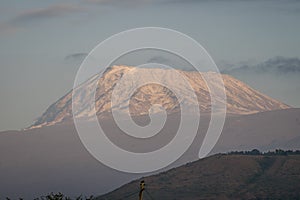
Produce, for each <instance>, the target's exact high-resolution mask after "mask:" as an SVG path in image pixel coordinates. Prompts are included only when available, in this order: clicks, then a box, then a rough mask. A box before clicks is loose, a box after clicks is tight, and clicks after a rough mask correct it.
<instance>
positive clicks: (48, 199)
mask: <svg viewBox="0 0 300 200" xmlns="http://www.w3.org/2000/svg"><path fill="white" fill-rule="evenodd" d="M73 199H74V200H95V198H94V197H93V196H90V197H82V196H79V197H76V198H73ZM6 200H11V199H10V198H8V197H7V198H6ZM19 200H23V198H19ZM34 200H72V198H70V197H67V196H65V195H64V194H62V193H60V192H59V193H57V194H55V193H50V194H48V195H46V196H41V197H39V198H35V199H34Z"/></svg>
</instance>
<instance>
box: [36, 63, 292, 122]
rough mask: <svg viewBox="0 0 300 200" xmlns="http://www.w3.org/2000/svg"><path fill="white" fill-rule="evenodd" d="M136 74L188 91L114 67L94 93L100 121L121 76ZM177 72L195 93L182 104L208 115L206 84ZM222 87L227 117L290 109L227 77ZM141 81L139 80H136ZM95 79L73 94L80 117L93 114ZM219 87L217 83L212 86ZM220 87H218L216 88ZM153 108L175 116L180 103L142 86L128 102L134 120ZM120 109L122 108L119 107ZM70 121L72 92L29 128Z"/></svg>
mask: <svg viewBox="0 0 300 200" xmlns="http://www.w3.org/2000/svg"><path fill="white" fill-rule="evenodd" d="M136 70H143V72H142V73H143V76H145V77H146V76H147V77H149V76H152V77H159V78H162V79H163V80H164V81H165V82H166V83H168V84H171V85H172V86H174V87H176V88H177V89H178V90H179V91H180V92H182V93H183V94H184V93H186V92H187V90H188V89H187V88H185V87H183V86H181V85H178V84H177V85H176V81H174V78H173V77H172V76H171V75H170V74H169V73H168V72H169V71H168V70H167V69H157V68H148V69H141V68H136V67H128V66H113V67H110V68H108V69H107V70H106V72H105V73H104V74H103V76H102V77H101V78H100V79H99V82H98V88H97V90H96V96H95V99H96V100H95V106H96V113H97V115H98V116H99V117H104V116H105V115H106V114H107V113H110V112H111V95H112V92H113V91H114V90H115V87H116V84H117V83H118V81H119V80H120V79H121V78H122V77H123V76H124V74H126V73H129V72H133V71H136ZM178 72H179V73H180V74H182V75H185V76H186V77H187V80H188V81H189V83H190V85H191V86H192V88H193V89H194V91H195V93H196V96H197V98H198V102H199V103H198V102H194V101H193V100H192V99H191V98H189V97H188V96H185V99H184V101H186V102H188V103H190V104H196V105H199V107H200V110H201V112H202V113H203V112H207V113H209V112H210V107H211V102H210V93H209V90H208V87H207V86H206V83H205V81H204V80H203V78H202V76H201V75H199V73H196V72H192V71H181V70H178ZM202 75H205V76H206V77H209V78H210V79H212V80H214V79H215V77H216V76H217V74H215V73H213V72H206V73H202ZM222 77H223V81H224V85H225V88H226V95H227V101H226V105H227V113H232V114H250V113H257V112H262V111H269V110H278V109H285V108H289V106H287V105H285V104H283V103H281V102H279V101H277V100H274V99H272V98H270V97H267V96H265V95H263V94H261V93H260V92H258V91H256V90H254V89H252V88H251V87H249V86H248V85H246V84H244V83H243V82H241V81H239V80H237V79H235V78H233V77H231V76H229V75H222ZM136 78H140V77H136ZM95 81H98V80H97V76H95V77H92V78H91V79H90V80H88V81H87V82H85V83H84V84H83V85H81V86H80V87H81V88H83V90H79V92H77V93H75V95H74V96H75V98H74V99H73V101H74V102H75V103H76V102H82V104H83V105H86V106H85V107H84V108H82V110H81V111H80V113H78V115H79V116H81V117H85V118H89V117H90V116H91V115H92V114H93V110H91V106H90V105H89V104H88V103H86V102H88V100H87V98H88V96H89V94H90V93H91V89H90V88H91V85H92V84H94V83H95ZM215 84H219V83H215ZM125 85H126V87H127V86H128V87H130V85H131V84H130V82H126V83H125ZM217 87H221V85H217ZM114 92H115V93H117V95H119V96H121V95H122V92H123V91H122V90H121V91H114ZM217 101H224V99H218V100H217ZM153 104H160V105H162V107H164V108H165V109H166V111H167V112H168V113H174V112H177V111H179V109H180V107H179V102H178V100H177V98H176V96H175V94H174V93H173V92H171V90H169V89H167V88H166V87H163V86H161V85H157V84H148V85H144V86H142V87H140V88H138V89H137V91H136V92H135V93H134V94H133V96H132V97H131V99H130V112H131V115H133V116H140V115H145V114H147V113H148V110H149V108H150V107H151V105H153ZM118 106H119V107H122V105H118ZM71 119H72V91H70V92H69V93H68V94H66V95H65V96H63V97H62V98H61V99H59V100H58V101H57V102H55V103H54V104H52V105H51V106H50V107H49V108H48V109H47V110H46V111H45V113H44V114H43V115H42V116H41V117H39V118H38V119H37V121H36V122H35V123H34V124H33V126H32V128H34V127H40V126H44V125H53V124H57V123H62V122H66V121H70V120H71Z"/></svg>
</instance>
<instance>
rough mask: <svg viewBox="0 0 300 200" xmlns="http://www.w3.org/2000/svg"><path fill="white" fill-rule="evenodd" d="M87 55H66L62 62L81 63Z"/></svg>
mask: <svg viewBox="0 0 300 200" xmlns="http://www.w3.org/2000/svg"><path fill="white" fill-rule="evenodd" d="M87 55H88V54H87V53H74V54H70V55H67V56H66V57H65V58H64V60H65V61H67V62H82V61H83V60H84V59H85V57H86V56H87Z"/></svg>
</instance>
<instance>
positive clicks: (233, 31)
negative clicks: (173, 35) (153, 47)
mask: <svg viewBox="0 0 300 200" xmlns="http://www.w3.org/2000/svg"><path fill="white" fill-rule="evenodd" d="M0 5H1V6H0V44H1V45H0V67H1V68H0V69H1V73H0V95H1V101H0V110H1V113H0V130H7V129H18V128H24V127H26V126H28V125H30V124H31V123H32V122H33V120H34V119H35V118H37V117H38V116H39V115H41V113H42V112H43V111H44V110H45V109H46V108H47V107H48V106H49V105H50V104H51V103H53V102H54V101H56V100H57V99H58V98H59V97H61V96H62V95H64V94H65V93H66V92H68V91H69V90H70V89H71V88H72V85H73V81H74V78H75V74H76V71H77V69H78V68H79V65H80V59H76V57H72V56H70V55H72V54H78V53H88V52H89V51H90V50H91V49H92V48H93V47H94V46H96V45H97V44H98V43H99V42H101V41H102V40H104V39H106V38H107V37H109V36H111V35H112V34H116V33H118V32H120V31H124V30H127V29H130V28H136V27H144V26H159V27H165V28H171V29H175V30H178V31H181V32H183V33H185V34H187V35H189V36H191V37H193V38H194V39H196V40H197V41H198V42H199V43H201V44H202V45H203V46H204V47H205V48H206V49H207V50H208V52H209V53H210V54H211V56H212V57H213V58H214V60H215V61H217V63H219V64H220V68H225V67H227V66H228V65H227V64H226V65H225V64H224V63H232V64H237V63H240V62H244V61H246V62H252V63H256V62H262V61H265V60H267V59H269V58H272V57H274V56H284V57H300V37H299V35H300V25H299V24H300V23H299V21H300V1H296V0H287V1H280V0H278V1H271V0H265V1H263V0H262V1H258V0H257V1H256V0H254V1H246V0H244V1H243V0H225V1H222V0H212V1H208V0H98V1H97V0H77V1H73V0H72V1H71V0H69V1H66V0H51V1H50V0H47V1H46V0H45V1H38V0H35V1H34V0H27V1H17V0H15V1H13V0H4V1H1V3H0ZM68 56H69V57H68ZM66 57H68V59H66ZM293 87H295V86H293ZM275 96H276V95H275ZM273 97H274V96H273ZM291 98H292V97H291ZM293 102H295V100H294V101H293ZM298 106H300V102H299V105H298Z"/></svg>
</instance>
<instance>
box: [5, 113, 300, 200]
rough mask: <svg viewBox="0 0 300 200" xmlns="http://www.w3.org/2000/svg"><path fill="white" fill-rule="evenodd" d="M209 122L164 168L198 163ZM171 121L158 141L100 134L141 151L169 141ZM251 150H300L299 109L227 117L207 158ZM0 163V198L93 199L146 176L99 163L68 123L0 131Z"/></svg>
mask: <svg viewBox="0 0 300 200" xmlns="http://www.w3.org/2000/svg"><path fill="white" fill-rule="evenodd" d="M208 118H209V116H207V118H206V116H204V115H203V118H201V124H200V128H199V130H198V133H197V137H196V139H195V141H194V143H193V144H192V146H191V147H190V148H189V149H188V151H187V152H186V153H185V154H184V155H183V156H182V157H181V158H180V159H179V160H177V161H176V162H175V163H174V164H172V165H171V166H169V167H168V168H167V169H170V168H174V167H176V166H180V165H183V164H185V163H187V162H191V161H193V160H198V152H199V148H200V146H201V142H202V139H203V137H202V135H203V134H204V133H205V132H206V128H207V122H209V119H208ZM170 120H171V121H170V125H167V126H166V127H164V128H163V130H162V136H163V137H161V138H159V140H158V139H155V140H154V141H149V142H145V143H140V142H139V141H136V140H134V139H133V138H130V137H126V134H123V133H122V131H121V130H120V129H118V128H117V127H116V125H114V123H113V120H111V119H101V121H103V129H104V130H106V132H107V133H109V134H107V135H108V136H110V139H111V140H112V141H113V142H115V143H116V144H117V145H118V146H120V148H123V149H128V150H129V151H135V150H143V152H146V151H147V150H149V149H150V148H153V146H154V147H157V144H159V145H163V144H166V142H168V138H170V137H169V136H170V135H172V134H173V131H174V130H175V131H176V130H177V127H174V124H175V123H176V122H177V119H176V118H172V117H171V118H170ZM148 143H149V144H148ZM154 144H155V145H154ZM254 148H257V149H259V150H261V151H269V150H274V149H276V148H281V149H294V150H295V149H300V109H295V108H292V109H285V110H278V111H268V112H261V113H255V114H251V115H238V116H227V118H226V121H225V126H224V129H223V131H222V134H221V137H220V138H219V140H218V142H217V144H216V146H215V147H214V149H213V150H212V152H211V153H212V154H216V153H220V152H229V151H233V150H234V151H236V150H238V151H240V150H250V149H254ZM0 158H1V160H0V177H1V181H0V199H5V197H6V196H9V197H11V198H13V199H18V197H23V198H25V199H34V198H35V197H38V196H41V195H43V194H47V193H49V192H63V193H64V194H66V195H68V196H79V195H80V194H83V195H94V196H97V195H100V194H103V193H107V192H109V191H111V190H113V189H115V188H118V187H120V186H121V185H123V184H125V183H128V182H129V181H131V180H134V179H137V178H139V177H142V176H146V174H139V175H137V174H128V173H122V172H118V171H116V170H113V169H110V168H109V167H106V166H105V165H104V164H102V163H100V162H98V161H97V160H96V159H94V158H93V157H92V156H91V155H90V154H89V153H88V151H87V150H86V149H85V148H84V146H83V145H82V143H81V141H80V139H79V137H78V134H77V133H76V129H75V127H74V125H73V124H72V123H70V124H56V125H53V126H44V127H41V128H36V129H30V130H23V131H7V132H0ZM167 169H163V170H167ZM146 200H147V199H146Z"/></svg>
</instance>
